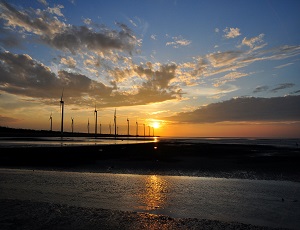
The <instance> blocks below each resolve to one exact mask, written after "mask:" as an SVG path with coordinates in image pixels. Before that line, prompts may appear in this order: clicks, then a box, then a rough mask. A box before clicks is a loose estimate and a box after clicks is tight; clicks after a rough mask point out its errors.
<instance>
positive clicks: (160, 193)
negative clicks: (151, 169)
mask: <svg viewBox="0 0 300 230" xmlns="http://www.w3.org/2000/svg"><path fill="white" fill-rule="evenodd" d="M167 189H168V183H167V181H166V180H164V179H163V178H162V177H159V176H156V175H152V176H147V177H146V178H145V189H144V190H143V191H142V193H140V194H139V195H138V197H139V199H140V203H141V204H143V205H142V206H139V207H138V209H141V210H155V209H159V208H162V207H164V205H165V203H166V198H167V195H166V193H167V192H168V190H167Z"/></svg>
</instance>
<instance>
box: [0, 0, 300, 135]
mask: <svg viewBox="0 0 300 230" xmlns="http://www.w3.org/2000/svg"><path fill="white" fill-rule="evenodd" d="M0 6H1V8H0V9H1V16H0V25H1V27H0V28H1V35H0V47H1V57H0V61H1V62H0V64H1V65H0V68H1V73H0V92H1V102H0V112H1V117H0V125H4V126H13V127H26V128H39V127H40V128H41V129H43V128H47V127H48V123H49V122H48V118H49V114H50V113H53V114H54V115H53V116H55V118H56V119H55V122H56V123H55V126H56V127H57V129H58V128H59V116H60V115H59V107H58V106H57V105H58V103H57V102H58V101H59V98H60V95H61V91H62V88H64V97H65V103H66V106H67V105H68V107H66V116H70V117H71V116H72V117H75V124H76V125H77V126H75V127H77V130H78V131H79V130H80V131H85V129H86V128H85V127H86V121H87V119H89V118H90V119H93V117H92V116H93V114H92V112H91V111H93V108H94V106H95V104H96V106H97V108H98V109H99V110H100V112H99V114H100V115H99V116H101V120H102V122H103V123H106V124H107V123H109V122H110V120H111V119H112V114H113V111H114V109H115V108H117V110H118V113H119V114H120V119H121V120H120V126H122V125H123V126H124V127H125V126H126V118H127V117H130V119H132V120H135V121H136V120H140V121H141V123H147V124H152V123H153V122H154V121H157V122H160V123H161V126H162V127H165V129H164V130H163V129H162V130H161V133H164V132H165V130H171V128H170V127H168V125H170V124H172V125H173V126H172V127H175V126H176V127H177V126H178V127H181V128H182V130H185V134H184V135H196V136H197V135H200V136H201V135H216V136H218V135H227V134H226V133H222V134H221V133H218V131H216V132H215V133H209V132H208V133H205V132H200V133H197V131H195V130H191V126H184V125H187V124H189V125H190V124H195V126H197V127H201V125H203V124H205V125H208V124H211V125H212V127H213V126H214V128H216V125H218V126H219V127H220V125H224V124H226V125H227V126H228V125H229V124H228V122H229V123H230V124H231V125H234V127H237V125H238V124H239V125H241V122H243V125H245V123H247V124H248V125H251V124H252V125H253V122H255V124H256V125H257V124H262V125H263V126H261V127H264V128H265V126H264V125H266V124H272V125H276V127H278V126H280V127H281V125H282V124H287V123H288V126H289V127H290V128H292V127H293V128H292V129H291V130H290V135H289V131H286V134H285V135H289V136H297V135H298V134H299V135H300V131H299V117H300V109H299V106H297V103H298V102H300V99H299V97H300V96H299V95H300V78H299V73H300V65H299V60H300V59H299V56H300V44H299V42H300V33H299V28H300V15H299V12H298V9H300V2H299V1H296V0H294V1H293V0H288V1H272V0H268V1H267V0H266V1H179V0H177V1H164V0H160V1H79V0H74V1H47V0H40V1H39V0H36V1H13V0H11V1H1V2H0ZM253 98H260V99H266V101H265V100H264V101H263V100H253ZM282 98H284V99H285V100H281V99H282ZM235 100H241V103H242V104H247V105H249V106H248V108H250V107H251V108H252V107H253V108H257V110H255V111H254V112H253V113H254V114H253V116H249V114H247V115H245V108H244V107H242V106H240V104H239V103H236V102H237V101H235ZM279 102H280V103H284V106H281V107H280V106H269V105H272V104H274V103H279ZM266 104H267V106H265V105H266ZM264 106H265V107H267V108H269V110H268V113H267V114H268V116H266V111H265V110H264V109H261V108H264ZM287 106H289V107H287ZM216 107H218V109H216ZM228 108H233V109H231V111H232V114H228V112H227V111H228ZM282 109H284V110H286V111H289V112H282ZM207 113H208V114H209V117H215V116H217V117H216V118H215V119H204V118H205V117H206V116H207ZM274 114H282V115H281V116H274ZM33 115H38V117H39V118H40V119H35V120H33V119H32V117H33ZM122 116H123V117H122ZM190 116H192V117H194V118H193V119H187V117H190ZM20 117H22V119H21V118H20ZM297 117H298V118H297ZM69 120H70V119H69ZM123 120H124V121H123ZM68 122H69V121H68ZM175 124H176V125H175ZM180 125H181V126H180ZM68 127H69V125H68ZM243 127H244V126H243ZM285 129H286V130H289V129H288V127H287V126H285ZM120 130H122V129H120ZM124 130H125V128H124ZM189 130H190V131H191V132H189ZM243 130H244V129H243ZM257 130H259V128H257ZM281 131H282V130H281ZM281 131H280V129H278V132H281ZM124 132H125V131H124ZM166 133H167V134H168V135H172V132H171V131H170V132H166ZM238 133H239V134H238ZM297 133H298V134H297ZM174 135H179V134H177V133H176V134H175V133H174ZM228 135H234V133H230V134H229V133H228ZM237 135H241V131H239V132H238V131H237ZM243 135H245V136H249V135H259V131H257V133H256V134H254V131H253V133H245V134H243ZM264 135H268V134H267V132H266V134H264ZM278 135H280V134H278ZM281 135H282V134H281Z"/></svg>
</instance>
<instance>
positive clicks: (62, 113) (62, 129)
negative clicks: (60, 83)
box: [60, 89, 65, 136]
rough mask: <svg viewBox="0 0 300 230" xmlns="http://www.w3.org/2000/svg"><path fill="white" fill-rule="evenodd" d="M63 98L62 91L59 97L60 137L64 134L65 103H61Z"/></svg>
mask: <svg viewBox="0 0 300 230" xmlns="http://www.w3.org/2000/svg"><path fill="white" fill-rule="evenodd" d="M63 96H64V89H63V90H62V93H61V97H60V110H61V126H60V131H61V136H63V134H64V104H65V102H64V101H63Z"/></svg>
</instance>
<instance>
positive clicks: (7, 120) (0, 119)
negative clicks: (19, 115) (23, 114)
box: [0, 115, 19, 124]
mask: <svg viewBox="0 0 300 230" xmlns="http://www.w3.org/2000/svg"><path fill="white" fill-rule="evenodd" d="M18 121H19V120H18V119H15V118H13V117H5V116H2V115H0V124H5V123H12V122H18Z"/></svg>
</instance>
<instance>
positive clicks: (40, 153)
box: [0, 141, 300, 182]
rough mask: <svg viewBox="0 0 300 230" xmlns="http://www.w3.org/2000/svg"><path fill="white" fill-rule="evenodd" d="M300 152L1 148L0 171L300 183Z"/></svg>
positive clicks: (163, 146) (225, 147) (155, 146)
mask: <svg viewBox="0 0 300 230" xmlns="http://www.w3.org/2000/svg"><path fill="white" fill-rule="evenodd" d="M299 166H300V148H287V147H273V146H263V145H241V144H234V145H233V144H203V143H197V144H190V143H184V142H178V143H177V142H168V141H162V142H155V143H146V144H145V143H143V144H124V145H122V144H121V145H119V144H118V145H93V146H76V147H72V146H68V147H67V146H66V147H42V148H41V147H30V148H22V147H18V148H17V147H16V148H1V153H0V167H11V168H30V169H46V170H63V171H65V170H66V171H86V172H109V173H130V174H157V175H177V176H180V175H185V176H205V177H221V178H239V179H263V180H288V181H296V182H300V167H299Z"/></svg>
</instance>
